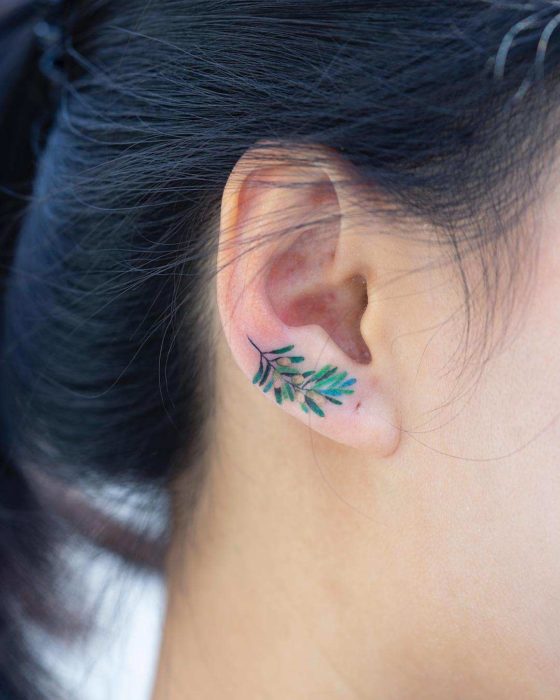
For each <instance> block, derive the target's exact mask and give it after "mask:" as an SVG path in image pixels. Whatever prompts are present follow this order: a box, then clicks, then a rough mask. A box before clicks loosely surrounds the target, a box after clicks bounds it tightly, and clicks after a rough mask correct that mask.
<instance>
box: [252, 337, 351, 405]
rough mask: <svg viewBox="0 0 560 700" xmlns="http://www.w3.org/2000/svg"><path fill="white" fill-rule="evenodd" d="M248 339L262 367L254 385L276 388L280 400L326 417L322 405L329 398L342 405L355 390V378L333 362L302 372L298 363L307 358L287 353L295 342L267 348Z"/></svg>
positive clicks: (332, 401)
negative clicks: (293, 402) (273, 348)
mask: <svg viewBox="0 0 560 700" xmlns="http://www.w3.org/2000/svg"><path fill="white" fill-rule="evenodd" d="M247 338H248V340H249V342H250V343H251V345H252V346H253V347H254V348H255V350H257V351H258V353H259V368H258V370H257V373H256V374H255V376H254V377H253V384H258V385H259V386H260V387H262V390H263V391H264V393H265V394H266V393H267V392H269V391H270V390H271V389H272V388H274V396H275V398H276V402H277V403H279V404H281V403H282V401H297V403H299V405H300V406H301V410H302V411H303V412H304V413H309V411H310V410H311V411H313V413H316V414H317V415H318V416H321V418H323V417H324V415H325V412H324V410H323V408H322V407H324V406H325V405H326V402H327V401H328V402H330V403H333V404H336V405H338V406H340V405H341V404H342V399H343V398H344V396H345V395H348V394H353V393H354V389H353V388H351V387H352V386H353V385H354V384H355V383H356V379H355V378H354V377H348V372H339V371H338V367H335V366H334V365H323V367H321V369H318V370H313V369H310V370H306V371H303V370H301V369H299V368H298V367H297V365H300V364H301V363H302V362H304V360H305V357H303V356H302V355H288V354H287V353H289V352H291V351H292V350H293V349H294V346H293V345H285V346H284V347H281V348H276V349H275V350H266V351H264V350H261V349H260V348H259V346H258V345H257V344H256V343H255V342H254V341H253V340H251V338H249V336H247Z"/></svg>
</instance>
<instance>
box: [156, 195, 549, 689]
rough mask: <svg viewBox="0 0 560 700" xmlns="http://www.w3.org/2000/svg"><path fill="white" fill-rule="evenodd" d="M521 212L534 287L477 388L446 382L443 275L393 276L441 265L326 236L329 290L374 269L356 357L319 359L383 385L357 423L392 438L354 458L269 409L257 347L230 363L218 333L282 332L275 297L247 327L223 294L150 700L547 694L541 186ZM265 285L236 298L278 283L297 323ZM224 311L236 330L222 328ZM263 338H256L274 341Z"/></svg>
mask: <svg viewBox="0 0 560 700" xmlns="http://www.w3.org/2000/svg"><path fill="white" fill-rule="evenodd" d="M282 196H283V195H282ZM285 196H294V195H292V194H286V195H285ZM225 204H227V200H225ZM275 205H276V206H278V205H279V202H278V201H276V202H275ZM261 206H265V205H264V204H263V203H262V202H261V203H260V204H259V207H261ZM283 210H286V206H285V203H284V206H283ZM533 213H534V214H535V216H534V217H532V218H531V217H530V218H529V219H528V222H527V223H526V225H527V226H531V227H533V229H531V230H532V231H533V233H532V234H531V235H534V236H536V237H538V239H539V241H540V244H541V251H540V252H541V254H540V256H539V258H538V262H537V263H536V264H537V267H536V272H537V274H536V275H535V277H534V279H533V280H532V282H531V285H530V286H529V285H528V286H527V289H530V290H531V293H530V294H528V293H527V294H525V295H524V298H523V299H522V301H523V302H524V303H523V304H519V305H518V306H517V307H516V308H517V310H518V315H517V316H515V320H516V321H517V320H518V321H520V323H512V328H510V330H509V333H508V335H507V340H506V342H504V343H503V344H502V345H501V346H500V348H499V349H497V350H496V351H495V352H494V353H493V354H492V356H491V359H490V361H489V362H487V363H486V364H485V365H484V367H483V369H482V373H481V374H480V376H478V375H476V376H475V374H476V373H475V374H469V373H468V372H467V374H465V375H463V376H462V378H461V377H459V375H458V374H457V373H454V372H453V371H450V364H449V363H450V362H452V360H453V359H454V360H455V361H456V362H458V363H460V358H459V359H457V356H456V355H455V354H454V353H455V352H456V350H457V347H458V346H460V337H461V336H460V331H461V328H462V326H461V323H460V319H459V318H458V317H457V322H456V323H455V322H454V321H450V322H448V323H444V321H445V320H446V319H450V318H453V313H454V312H455V311H456V309H457V305H458V300H459V299H460V285H459V281H458V280H457V279H456V277H455V276H454V274H455V271H454V269H453V268H452V267H451V266H441V267H438V268H436V269H431V270H430V271H426V272H423V273H417V274H405V275H403V274H401V273H402V271H403V270H404V271H410V270H413V269H416V268H417V267H418V261H419V256H420V255H422V256H425V257H423V260H426V262H430V260H429V255H431V254H432V253H433V254H436V252H435V251H434V250H433V249H431V252H430V253H427V252H424V253H420V252H419V251H420V249H419V248H418V247H415V246H413V245H412V244H411V243H410V242H408V241H407V239H406V238H404V237H399V236H395V237H394V238H393V237H390V236H388V237H387V236H382V237H379V236H375V235H356V236H355V237H354V236H353V237H352V238H351V239H350V238H347V239H346V241H344V240H343V234H342V233H341V234H340V236H339V238H338V239H336V241H337V242H336V251H337V256H338V261H339V263H340V264H342V265H344V270H345V275H341V276H338V277H337V276H336V275H335V274H334V272H333V273H332V275H331V276H330V277H329V275H330V274H331V273H330V271H329V270H330V268H328V267H326V268H325V274H324V275H322V276H321V279H322V281H323V282H324V280H325V277H326V278H327V279H328V280H329V285H330V287H331V288H334V289H335V291H336V290H337V289H338V288H339V287H338V285H339V284H340V285H342V284H343V278H344V280H347V279H348V278H349V277H350V276H351V275H352V274H353V273H357V272H359V273H360V274H364V269H363V265H358V262H363V261H368V262H369V263H370V266H371V269H372V270H375V274H373V273H371V274H369V273H368V272H367V271H366V272H365V278H366V280H367V285H368V305H367V308H365V310H364V313H363V317H362V318H361V322H360V331H361V337H362V338H363V341H364V342H365V344H366V345H367V347H368V348H369V350H370V352H371V356H372V361H371V363H370V364H367V365H364V364H363V363H362V365H361V366H358V365H359V364H360V363H359V362H358V359H359V358H356V357H352V356H351V353H349V352H346V353H345V349H344V347H343V348H342V349H340V347H339V348H338V349H337V348H333V349H332V352H333V353H335V352H339V353H345V358H344V359H345V360H347V363H348V365H349V367H350V369H351V370H356V371H357V372H362V373H364V372H365V373H366V375H363V374H362V375H360V376H365V378H366V379H367V372H368V371H371V372H372V373H374V372H375V373H377V374H376V381H377V380H379V384H378V385H379V386H380V387H381V388H380V392H385V394H384V398H383V401H384V403H383V407H382V408H379V409H378V407H377V405H374V404H371V406H370V407H369V408H367V410H368V411H370V410H371V411H372V412H374V413H375V411H378V410H379V411H384V412H385V413H384V414H383V415H393V416H397V417H398V428H399V431H398V439H397V440H396V441H395V440H394V439H393V438H392V437H391V440H389V439H388V437H387V436H384V435H382V436H381V437H379V438H378V439H377V438H376V441H374V442H373V443H372V444H371V445H370V446H368V445H366V446H363V444H362V443H360V444H361V445H362V446H361V447H356V446H355V445H354V444H352V442H353V440H354V438H355V436H354V435H350V434H349V436H348V443H345V442H344V435H342V437H341V435H340V434H339V433H338V432H336V426H334V427H333V431H335V432H333V435H335V438H336V439H334V438H333V437H329V435H328V434H325V433H326V432H328V430H329V425H330V424H327V423H321V424H319V423H318V422H309V421H308V422H305V421H304V420H299V419H298V417H297V416H296V415H295V414H292V413H290V412H289V411H284V410H283V408H281V407H279V406H277V405H276V404H275V403H274V401H272V400H269V398H267V397H266V396H263V395H262V392H260V391H259V390H258V389H257V388H256V387H255V386H254V385H252V383H251V381H250V378H248V369H249V366H250V362H251V357H252V356H251V354H250V352H251V348H247V350H246V352H247V362H246V363H245V359H244V358H243V357H241V358H240V357H238V354H239V353H237V354H236V353H235V352H232V350H231V348H232V342H231V340H230V339H231V338H232V337H235V333H236V327H235V324H239V337H241V335H242V333H241V331H242V330H244V329H245V328H246V327H249V326H250V325H251V324H252V323H254V324H256V323H260V324H261V331H262V333H263V334H266V332H267V328H268V326H267V324H269V325H270V326H271V327H272V326H273V324H274V323H280V322H282V311H281V309H282V304H281V303H277V304H276V305H272V306H273V312H272V315H271V316H270V319H271V320H270V319H269V317H265V318H264V320H263V318H262V317H261V318H260V319H255V318H253V317H252V316H251V313H252V311H251V309H252V308H254V307H253V306H247V307H245V306H243V305H242V306H241V307H238V309H239V312H238V313H239V315H238V316H236V314H235V313H234V310H233V306H234V304H233V302H231V301H230V302H224V301H223V300H224V299H225V298H227V297H226V295H222V296H221V297H220V296H219V295H218V299H222V301H219V302H218V303H219V304H221V306H220V313H221V318H222V322H220V321H219V320H218V313H217V312H216V318H217V327H218V342H217V356H216V367H217V382H216V384H217V387H218V389H217V395H216V397H215V416H214V419H213V423H212V434H213V440H212V446H211V449H210V451H209V453H208V455H207V462H206V464H205V465H204V472H205V475H206V476H205V481H204V486H203V489H202V494H201V497H200V499H199V501H198V505H197V508H196V511H195V513H194V516H193V520H192V522H190V524H189V526H188V527H186V526H185V527H182V525H181V522H182V518H181V510H182V507H183V506H182V494H184V493H185V492H186V489H187V487H186V486H185V485H181V484H179V485H178V488H177V499H176V501H177V502H176V507H177V527H176V533H175V538H174V544H173V548H172V553H171V556H170V559H169V566H168V586H169V606H168V611H167V617H166V622H165V628H164V641H163V644H162V648H161V655H160V660H159V667H158V675H157V682H156V685H155V688H154V694H153V700H185V699H186V698H196V700H223V699H224V698H227V699H228V700H285V699H286V698H290V700H312V699H317V700H319V699H320V700H331V699H332V700H374V699H378V698H379V699H382V700H412V699H414V700H464V699H467V698H468V700H477V699H480V700H510V699H511V698H516V699H517V700H556V699H557V698H558V697H559V696H560V470H559V469H558V454H559V448H560V421H558V420H557V416H558V411H559V409H560V404H559V401H558V388H559V387H560V353H559V352H558V348H559V347H560V304H559V303H558V299H560V253H559V252H558V251H559V250H560V225H559V223H558V222H560V190H558V187H557V186H556V185H555V184H551V186H550V188H549V190H548V193H547V194H546V195H544V196H543V199H542V200H541V201H540V202H539V207H538V217H537V216H536V212H533ZM529 221H530V223H529ZM369 227H370V228H371V227H373V228H375V221H372V222H369ZM265 248H266V247H264V248H260V249H259V250H258V251H257V252H255V255H259V256H266V255H267V253H266V252H265ZM527 259H528V260H529V258H527ZM357 261H358V262H357ZM257 262H258V263H259V266H262V264H263V263H264V262H266V260H265V258H264V257H263V258H262V259H260V260H258V261H257ZM241 264H242V263H239V265H241ZM245 264H246V263H245ZM255 264H256V263H255ZM354 268H355V269H354ZM304 270H305V267H304ZM241 273H242V271H241V270H240V271H239V274H241ZM231 274H232V275H235V274H237V273H236V271H235V269H233V271H232V272H231ZM269 274H273V273H272V272H271V273H269ZM300 274H303V275H305V274H306V273H305V271H304V272H302V273H300ZM274 275H275V277H274V278H273V280H272V282H271V283H270V284H269V285H268V286H267V285H262V286H261V287H259V288H258V289H257V290H256V291H254V292H252V293H254V294H255V295H257V301H259V299H258V295H261V294H269V293H270V289H271V288H272V287H271V285H272V286H274V289H275V299H276V300H277V301H278V299H280V300H281V299H282V298H283V297H282V294H283V293H285V295H286V296H285V298H286V299H289V304H288V306H289V308H290V309H291V310H292V312H293V313H295V311H294V303H296V302H294V293H293V285H290V286H289V287H288V286H286V290H285V292H283V291H282V275H281V274H279V273H278V270H277V269H276V270H275V271H274ZM232 279H233V278H232ZM331 283H332V284H331ZM310 284H311V283H310ZM521 284H523V281H522V282H521ZM341 288H342V287H341ZM263 290H264V291H263ZM267 290H268V291H267ZM310 291H313V290H310V289H308V288H306V289H303V290H302V296H303V295H306V299H309V292H310ZM289 292H290V293H289ZM358 293H359V292H358V291H356V294H358ZM344 294H345V295H346V294H347V288H345V291H344ZM228 303H229V306H228ZM306 303H307V302H306ZM284 308H287V307H284ZM306 308H307V307H305V305H302V306H301V307H300V308H299V314H298V316H297V318H298V324H299V325H298V328H293V329H292V328H291V327H290V328H289V329H288V330H289V332H292V331H293V332H294V333H295V332H296V331H299V333H300V335H299V336H297V338H298V342H299V345H303V346H304V347H313V343H314V342H317V343H318V344H320V343H321V342H324V340H325V330H324V328H323V327H322V326H321V324H320V323H319V324H317V322H316V319H317V315H318V314H319V313H320V312H319V310H318V309H317V308H311V309H310V310H309V313H310V314H311V315H312V317H313V318H314V319H315V322H314V323H309V325H305V309H306ZM302 310H303V311H302ZM500 313H504V314H505V313H507V314H511V311H506V309H505V307H504V310H503V312H501V311H498V325H499V322H500V320H505V319H503V318H502V319H500V317H499V314H500ZM302 314H303V316H302ZM224 318H232V319H237V320H232V324H234V326H233V330H232V329H228V328H227V327H225V326H224V324H223V319H224ZM279 319H280V320H279ZM284 320H285V319H284ZM292 320H293V316H292ZM288 325H289V324H288ZM355 330H356V329H355V327H354V328H353V329H351V330H349V331H348V333H349V334H350V333H352V334H353V336H354V337H355ZM277 335H278V334H277V333H276V334H275V332H273V331H272V330H271V342H273V340H276V337H275V336H277ZM343 335H344V334H343ZM280 339H283V337H282V338H280ZM340 344H341V345H344V342H343V339H342V341H341V343H340ZM242 352H245V349H244V348H243V350H242ZM245 364H246V365H247V369H245ZM456 366H458V365H456ZM368 368H369V369H368ZM452 369H453V365H451V370H452ZM466 377H470V380H467V379H466ZM461 382H463V383H461ZM461 387H462V390H463V391H462V393H461V391H460V388H461ZM356 396H357V400H358V399H359V397H358V394H356ZM365 398H366V399H367V397H365ZM367 406H369V404H368V405H367ZM379 406H381V404H379ZM387 407H388V408H387ZM334 415H335V416H336V414H334ZM340 415H342V414H340ZM376 416H377V414H375V415H374V416H373V417H372V416H371V415H368V416H366V417H365V418H364V420H366V418H367V420H369V421H374V420H377V417H376ZM320 420H321V419H319V418H317V421H320ZM334 420H335V419H334V418H333V421H334ZM359 420H362V419H361V418H357V419H356V421H359ZM317 425H320V426H321V431H323V432H319V430H318V429H316V426H317ZM325 426H327V427H325ZM349 426H350V428H349V429H348V430H349V431H351V430H353V429H354V428H353V427H352V423H351V422H350V423H349ZM355 429H356V431H357V434H358V433H359V436H361V434H362V433H361V432H359V431H360V430H361V427H360V426H359V425H356V426H355ZM359 439H360V440H361V437H359ZM182 488H184V489H185V490H184V491H182Z"/></svg>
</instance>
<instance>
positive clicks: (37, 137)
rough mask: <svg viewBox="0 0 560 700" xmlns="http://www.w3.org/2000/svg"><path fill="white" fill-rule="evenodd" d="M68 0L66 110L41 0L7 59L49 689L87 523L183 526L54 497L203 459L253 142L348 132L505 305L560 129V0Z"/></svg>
mask: <svg viewBox="0 0 560 700" xmlns="http://www.w3.org/2000/svg"><path fill="white" fill-rule="evenodd" d="M62 5H63V11H64V12H65V13H66V14H65V16H64V27H65V30H66V32H67V34H66V38H65V40H64V46H63V48H64V56H63V59H62V60H61V61H60V66H58V67H62V68H63V76H64V77H63V79H62V84H60V85H59V86H58V89H57V92H56V100H57V103H56V106H55V108H54V109H53V108H52V106H51V108H47V107H45V105H47V104H48V103H49V100H48V99H47V100H45V94H46V93H48V94H49V95H52V93H50V92H49V90H50V88H49V87H48V86H47V85H45V77H44V75H43V73H41V71H40V69H39V68H40V63H41V56H40V51H39V50H38V49H37V47H36V45H35V44H34V43H33V39H32V31H31V30H32V27H33V26H34V25H35V26H36V23H37V22H38V21H41V18H40V16H38V15H40V11H39V10H40V8H39V9H38V7H37V5H36V4H35V3H31V4H30V5H26V6H25V7H26V8H27V9H25V10H23V11H22V10H19V11H18V12H19V13H20V14H18V15H17V21H16V22H15V23H14V20H13V17H14V16H15V15H11V19H10V20H9V21H8V20H5V22H4V26H5V27H6V28H7V29H6V30H5V32H4V35H1V34H0V40H1V42H2V43H1V47H2V50H1V51H0V56H2V57H8V56H9V57H10V60H11V61H13V63H10V65H4V66H3V67H2V71H1V74H2V86H3V91H4V94H5V99H4V100H3V101H2V102H1V111H0V134H1V138H2V149H3V150H2V163H1V165H0V186H1V188H2V189H1V193H2V194H1V200H0V214H1V216H2V226H1V230H2V235H3V237H4V243H3V248H2V269H3V272H4V276H3V302H2V326H1V328H2V346H1V357H2V362H1V365H0V388H1V391H0V408H1V439H2V444H1V447H2V453H3V460H4V461H3V465H2V471H1V481H0V697H1V698H3V699H4V698H6V699H8V700H31V699H33V700H36V699H37V698H41V697H49V698H52V697H54V691H53V690H52V688H49V686H48V681H47V680H46V679H45V678H44V677H42V676H41V673H40V663H39V661H38V660H37V659H34V658H33V657H32V655H31V654H30V653H29V650H28V649H27V647H26V632H27V630H28V629H29V628H30V627H31V626H33V625H36V624H38V625H42V626H44V625H48V624H49V623H52V620H53V618H56V617H57V615H58V613H57V608H56V606H55V603H54V591H55V589H56V586H55V584H54V583H53V580H54V577H55V569H56V568H57V565H56V564H55V563H54V562H55V561H56V552H57V543H59V542H60V541H61V540H63V539H64V537H66V536H69V534H68V533H69V528H72V531H74V530H75V529H76V528H77V529H78V530H80V529H81V533H82V535H83V536H85V537H89V538H91V537H93V538H95V537H97V541H98V543H99V545H100V546H109V547H114V548H115V549H120V551H121V552H122V553H123V554H124V556H125V557H128V558H129V559H130V560H132V561H133V562H136V563H141V564H145V565H150V566H157V564H158V562H159V560H160V557H161V553H162V552H164V551H165V541H166V540H165V538H166V534H165V530H164V532H163V534H162V537H161V542H160V543H159V545H158V544H157V543H153V542H151V543H148V545H149V546H148V547H147V548H146V547H145V546H144V548H142V544H141V543H142V541H143V540H142V538H141V536H140V535H139V534H138V533H137V535H136V539H135V538H132V540H131V541H130V542H128V544H124V545H123V544H122V543H121V544H118V543H117V540H119V538H118V537H111V536H107V537H100V536H99V528H97V529H96V528H93V527H90V523H91V517H90V518H89V519H88V518H87V517H86V512H85V511H84V507H85V506H84V501H83V500H82V501H79V505H78V506H76V504H74V506H73V507H67V508H66V509H65V508H64V507H62V505H63V501H61V499H60V498H57V497H54V498H53V497H49V496H48V494H49V493H50V492H51V491H52V489H53V488H54V489H55V492H56V489H57V488H58V489H59V491H58V492H57V493H59V494H60V485H61V484H62V485H64V488H70V487H75V488H76V490H77V492H78V493H80V492H82V493H88V492H89V489H95V488H96V487H97V486H99V485H101V486H103V485H105V484H108V483H116V484H120V485H124V486H126V487H130V488H131V489H132V488H133V489H137V490H138V491H139V492H140V493H145V494H151V493H155V492H157V493H166V492H167V491H168V490H169V489H170V487H171V485H172V484H173V483H174V480H175V478H176V477H177V475H178V474H180V473H181V471H182V470H189V469H192V470H193V474H194V473H195V470H196V465H197V464H198V463H199V462H200V460H201V457H202V455H203V454H204V447H205V441H206V439H207V435H208V431H207V425H208V420H209V416H210V413H211V397H212V391H211V386H212V363H213V358H212V352H211V350H212V347H211V333H212V314H211V309H210V308H209V307H210V304H209V302H208V299H209V298H210V293H209V283H210V280H211V279H212V267H213V265H212V263H213V254H214V252H215V244H216V231H215V230H213V223H214V220H215V215H216V212H217V210H218V207H219V201H220V196H221V193H222V190H223V187H224V184H225V182H226V180H227V177H228V174H229V173H230V172H231V170H232V168H233V166H234V165H235V163H236V161H237V160H238V159H239V158H240V157H241V156H242V155H243V153H244V152H245V151H246V150H247V149H249V148H251V147H252V146H253V145H254V144H255V143H257V142H260V141H266V142H272V143H281V144H288V145H299V144H302V145H318V144H320V145H322V146H325V147H327V148H332V149H334V150H336V151H337V152H339V153H341V154H342V155H343V156H344V157H345V158H346V159H347V160H348V162H349V163H351V164H353V166H355V169H356V172H358V173H359V174H360V179H361V181H362V182H365V183H366V184H371V185H374V186H375V188H377V190H378V191H381V192H382V193H383V194H384V196H385V198H386V199H387V200H388V201H390V202H392V203H393V205H394V213H395V215H396V216H399V217H402V219H403V221H406V220H410V219H417V220H418V219H419V220H422V221H425V222H428V223H430V224H431V226H432V227H433V228H434V229H435V230H437V231H438V232H439V242H440V243H441V244H442V245H445V246H447V247H448V248H449V250H450V251H451V252H452V257H453V259H454V260H455V262H456V263H457V264H458V269H459V271H460V274H461V275H462V276H463V280H464V285H465V300H466V304H465V308H466V310H467V315H468V312H469V310H470V309H471V308H473V306H474V305H473V302H472V299H473V291H474V290H473V287H472V281H471V280H469V278H468V276H467V275H466V274H465V258H466V256H469V255H473V254H474V255H475V256H476V257H477V260H478V262H479V269H480V271H481V277H480V279H481V280H482V282H481V287H480V289H481V290H482V292H483V294H482V296H483V298H484V300H485V302H487V307H488V308H487V313H488V314H489V317H490V318H491V317H492V314H493V311H492V310H493V309H494V308H495V303H496V302H497V298H498V297H497V295H496V294H495V293H494V290H496V288H497V287H498V284H497V282H498V281H499V277H500V275H503V274H504V269H505V270H506V271H507V272H508V275H509V276H508V280H507V281H508V285H509V283H510V282H511V276H512V275H513V273H515V271H516V270H517V269H518V268H519V267H521V265H522V260H520V259H519V255H520V254H521V253H520V251H521V249H522V246H521V245H520V242H519V237H518V234H515V233H514V230H515V229H516V224H517V223H518V222H519V221H520V218H521V217H522V215H523V213H524V211H525V210H526V207H527V204H528V202H530V201H531V198H532V197H534V196H535V192H536V191H537V189H538V187H537V186H538V183H539V181H540V180H539V175H540V174H541V172H542V171H543V163H545V162H546V159H545V155H546V154H547V153H548V152H550V151H551V148H550V146H551V144H553V143H554V139H555V138H556V130H555V119H554V118H553V116H554V113H555V106H556V95H557V88H556V85H557V81H556V77H557V72H558V68H559V62H560V27H559V29H558V32H555V30H556V27H557V25H560V19H559V18H560V9H559V8H558V5H557V3H555V2H552V1H547V2H545V1H541V0H539V1H528V2H506V1H505V0H504V1H498V0H495V1H493V0H481V1H469V2H459V1H457V0H452V1H450V2H423V1H422V0H415V1H414V2H410V3H408V2H400V3H395V2H394V1H393V0H386V1H375V0H367V1H366V0H356V1H354V2H341V1H339V0H320V1H315V0H160V1H159V2H157V3H150V2H148V0H87V2H81V1H79V2H77V3H67V4H66V6H64V3H63V4H62ZM30 7H31V8H32V9H31V10H29V8H30ZM16 32H17V34H16ZM20 32H21V33H20ZM557 35H558V36H557ZM15 36H17V37H18V39H17V41H14V37H15ZM22 36H25V37H26V40H25V41H23V40H22V39H21V37H22ZM10 38H11V39H10ZM10 41H11V42H12V43H11V44H10ZM14 64H15V65H16V66H17V70H16V68H14ZM16 76H17V79H15V78H16ZM9 77H10V78H13V79H11V80H10V82H8V78H9ZM59 77H60V75H59ZM45 109H49V110H50V111H49V112H48V113H49V115H50V116H49V119H48V120H47V122H48V126H45V123H46V121H45ZM38 124H39V127H37V125H38ZM37 144H39V146H37ZM516 236H517V237H516ZM505 251H510V254H509V257H507V253H504V252H505ZM498 253H500V254H499V255H498ZM504 254H506V257H507V260H508V263H507V265H506V266H504V264H503V262H500V261H503V260H504ZM508 285H506V286H508ZM487 318H488V317H487ZM178 455H180V459H179V458H178ZM192 483H193V490H194V489H196V483H198V482H197V479H194V478H193V480H192ZM49 489H50V491H49ZM76 512H78V513H79V514H78V516H76ZM84 523H85V524H84ZM113 525H114V523H113ZM117 529H118V528H117ZM109 530H110V531H111V532H112V530H111V528H109ZM119 541H120V540H119ZM144 542H145V541H144ZM158 546H159V549H157V547H158ZM154 548H156V549H157V554H156V555H153V556H151V558H150V556H146V551H149V552H153V551H154ZM142 552H144V554H142Z"/></svg>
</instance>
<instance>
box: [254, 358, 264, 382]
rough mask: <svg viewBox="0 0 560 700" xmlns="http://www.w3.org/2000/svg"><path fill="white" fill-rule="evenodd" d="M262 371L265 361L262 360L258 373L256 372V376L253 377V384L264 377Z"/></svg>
mask: <svg viewBox="0 0 560 700" xmlns="http://www.w3.org/2000/svg"><path fill="white" fill-rule="evenodd" d="M262 373H263V363H262V360H261V361H260V362H259V369H258V371H257V373H256V374H255V376H254V377H253V384H256V383H257V382H258V381H259V379H260V378H261V377H262Z"/></svg>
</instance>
